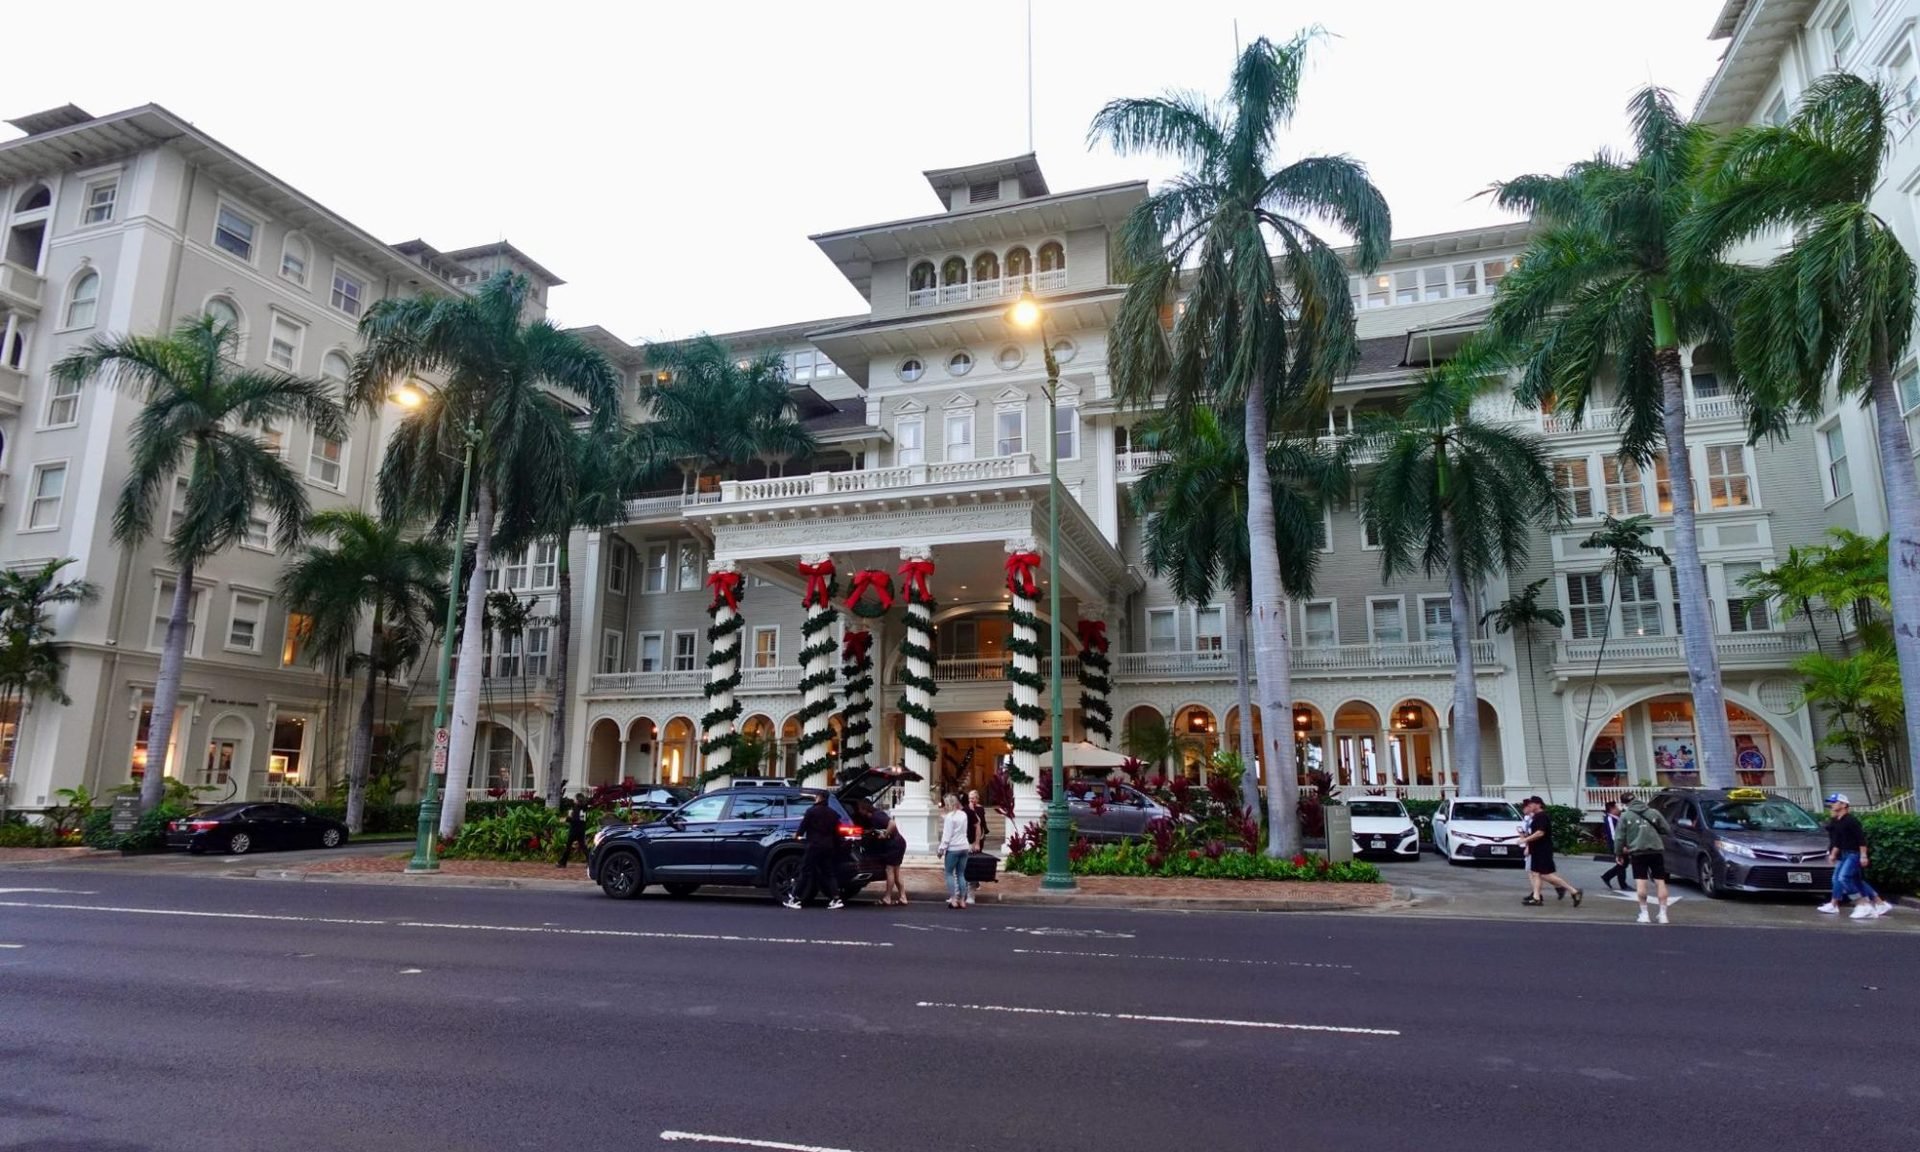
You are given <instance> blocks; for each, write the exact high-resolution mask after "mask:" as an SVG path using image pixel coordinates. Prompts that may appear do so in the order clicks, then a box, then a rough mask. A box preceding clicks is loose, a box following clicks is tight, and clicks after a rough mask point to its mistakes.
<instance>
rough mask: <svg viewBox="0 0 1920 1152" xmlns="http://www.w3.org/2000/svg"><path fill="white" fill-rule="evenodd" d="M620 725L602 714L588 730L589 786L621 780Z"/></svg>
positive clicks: (593, 786)
mask: <svg viewBox="0 0 1920 1152" xmlns="http://www.w3.org/2000/svg"><path fill="white" fill-rule="evenodd" d="M620 776H621V772H620V725H619V723H618V722H617V721H615V720H613V719H611V718H610V717H606V716H602V717H601V718H600V719H598V720H595V721H594V722H593V727H592V728H590V729H588V730H587V780H586V784H587V787H589V788H598V787H600V786H601V785H603V784H618V783H619V782H620Z"/></svg>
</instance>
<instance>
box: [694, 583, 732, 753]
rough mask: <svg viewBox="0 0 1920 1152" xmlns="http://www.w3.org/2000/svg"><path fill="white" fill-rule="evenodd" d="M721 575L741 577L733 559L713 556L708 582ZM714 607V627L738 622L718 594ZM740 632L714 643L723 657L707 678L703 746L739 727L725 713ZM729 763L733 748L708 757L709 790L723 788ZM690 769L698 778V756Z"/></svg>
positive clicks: (728, 747)
mask: <svg viewBox="0 0 1920 1152" xmlns="http://www.w3.org/2000/svg"><path fill="white" fill-rule="evenodd" d="M721 573H726V574H728V575H731V576H733V577H734V578H735V579H738V577H739V575H740V571H739V568H738V567H736V566H735V564H734V562H733V561H732V560H722V559H719V558H718V557H715V558H714V559H712V560H709V561H707V576H708V579H709V580H711V579H712V578H713V577H714V576H717V575H720V574H721ZM714 605H715V607H714V609H713V613H712V615H713V627H715V628H726V627H728V625H729V624H732V623H735V622H737V621H739V619H740V613H739V612H737V611H736V610H734V609H733V608H732V607H730V606H729V605H728V604H727V601H726V598H725V597H724V596H721V595H719V594H718V593H717V592H716V593H715V594H714ZM743 631H744V628H741V627H735V628H732V629H731V630H730V631H728V632H727V633H726V634H724V635H722V636H720V637H719V638H718V639H716V640H715V641H714V642H713V650H714V651H715V652H718V653H720V654H722V657H723V658H722V659H721V660H720V661H719V662H718V663H716V664H714V666H713V667H712V669H711V670H709V672H708V676H707V680H708V684H707V691H708V695H707V697H706V701H707V716H711V717H713V719H712V721H711V722H708V721H707V719H706V717H705V716H703V717H702V719H701V725H700V741H701V743H702V744H704V743H706V742H708V741H710V740H714V739H717V738H718V737H720V736H723V735H726V734H728V733H731V732H734V731H736V730H737V729H738V728H739V721H738V718H737V717H734V716H730V715H727V713H730V712H732V711H733V706H734V689H736V688H738V687H739V685H740V642H741V633H742V632H743ZM732 762H733V748H732V747H731V746H730V745H729V746H723V747H721V748H717V749H715V750H714V751H713V752H710V753H708V754H707V757H706V768H705V769H704V771H708V772H713V771H715V770H716V769H717V770H719V771H718V773H717V774H716V775H715V776H714V778H713V780H712V781H711V783H710V785H709V786H710V787H715V788H719V787H724V786H725V785H726V783H727V775H726V771H725V770H726V768H727V766H728V765H729V764H731V763H732ZM690 767H691V769H692V772H693V775H694V777H695V778H696V779H697V778H698V777H699V776H700V775H701V773H702V771H703V769H701V767H700V761H699V759H698V758H697V757H696V759H695V761H694V763H693V765H691V766H690Z"/></svg>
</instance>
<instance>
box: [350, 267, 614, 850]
mask: <svg viewBox="0 0 1920 1152" xmlns="http://www.w3.org/2000/svg"><path fill="white" fill-rule="evenodd" d="M531 297H532V286H531V285H530V284H529V283H528V281H527V278H526V277H524V276H520V275H516V274H513V273H508V272H500V273H496V274H495V275H494V276H492V277H491V278H489V279H488V280H486V281H484V282H482V283H481V284H480V285H479V287H477V288H476V289H474V291H473V292H472V293H471V294H470V295H458V296H415V297H408V298H400V297H390V298H388V299H385V300H381V301H379V302H378V303H376V304H374V305H373V307H371V308H369V309H367V314H366V316H365V317H364V318H363V319H362V320H361V322H360V335H361V338H362V339H363V340H364V341H365V342H366V347H365V350H364V351H362V352H361V353H360V355H359V356H358V357H357V358H356V359H355V361H354V365H353V371H352V373H351V376H350V380H349V387H350V389H351V391H352V401H353V403H354V405H355V406H357V407H362V408H367V409H375V408H378V407H379V406H380V405H381V404H382V403H384V401H385V400H386V398H387V395H388V392H389V389H390V388H391V387H392V386H393V385H394V384H396V383H398V382H400V381H404V380H406V379H407V378H409V377H410V376H412V375H413V374H415V373H424V374H431V375H434V376H437V377H438V378H439V379H441V380H442V381H444V383H443V384H442V385H441V387H439V388H438V389H435V390H434V391H432V392H431V393H429V394H428V395H427V396H426V397H425V398H424V399H423V400H422V401H421V403H420V404H419V406H418V407H416V408H415V409H413V410H412V411H411V412H409V413H407V415H406V416H405V417H403V418H402V419H401V421H400V424H399V427H397V428H395V429H394V432H393V436H392V438H391V440H389V442H388V446H387V456H386V459H385V460H384V461H383V462H382V464H381V467H380V509H381V518H382V519H385V520H389V521H392V522H395V523H400V522H404V521H405V520H406V519H407V518H409V517H411V516H417V515H430V516H433V517H434V518H435V520H436V523H437V526H438V527H439V529H440V531H442V532H447V531H450V530H451V528H452V526H453V524H454V522H455V520H456V518H457V516H458V514H459V513H460V511H461V510H460V508H459V507H458V505H459V502H460V497H459V493H460V490H461V484H460V471H461V468H460V462H461V460H462V457H463V455H464V453H465V452H466V450H467V448H468V445H469V443H471V444H472V447H473V454H474V455H473V533H474V565H473V573H474V576H473V578H472V579H470V580H468V582H467V589H466V605H465V608H464V612H465V619H464V624H463V631H462V636H461V642H460V662H459V669H458V671H457V673H456V675H455V677H454V692H453V709H452V717H451V720H450V724H449V726H450V728H451V729H452V731H451V733H450V739H449V741H448V749H447V751H448V760H447V762H448V764H449V765H450V768H449V770H448V780H447V793H446V804H445V806H444V807H443V808H442V810H441V816H440V829H441V832H442V833H443V834H446V835H451V834H452V833H453V831H454V830H455V829H457V828H459V826H460V824H461V822H462V820H463V819H464V818H465V815H466V807H467V785H468V780H469V779H470V773H471V770H472V763H473V743H474V734H475V730H476V727H477V725H478V721H479V714H480V675H481V670H482V669H481V665H482V663H483V661H482V659H481V648H480V645H481V641H482V634H483V632H484V628H483V626H482V616H483V614H484V612H485V609H486V595H487V584H486V578H485V573H486V570H487V560H488V557H489V555H490V552H491V549H492V547H493V544H494V538H495V535H496V533H497V534H498V535H500V536H501V537H503V538H506V539H516V538H518V539H524V538H526V536H527V535H528V533H529V526H530V525H531V524H533V523H535V522H537V520H538V518H539V514H540V509H541V504H542V501H543V500H544V499H545V497H544V496H543V495H542V492H541V489H542V487H543V486H544V485H545V483H546V481H547V478H549V477H551V476H553V475H554V474H556V473H557V472H558V470H559V469H560V468H561V466H562V462H563V461H564V460H565V458H566V454H567V444H568V436H569V418H568V416H567V414H566V413H565V412H564V411H563V410H562V408H561V405H560V404H556V403H554V400H555V399H556V397H557V398H558V399H560V400H562V401H567V400H568V399H569V398H572V399H576V400H578V401H580V402H581V403H583V404H584V405H585V407H586V415H587V417H588V419H589V420H590V421H591V423H592V425H593V427H595V428H596V429H599V430H602V431H604V430H606V429H607V428H609V427H610V426H611V425H612V423H613V420H614V418H615V416H616V415H617V413H618V411H619V405H620V375H619V373H618V372H617V371H616V370H615V369H614V367H613V366H612V365H611V364H609V363H608V362H607V359H606V357H605V356H603V355H601V353H600V352H599V350H598V349H596V348H594V347H593V346H592V345H591V344H589V343H588V342H587V341H586V340H584V339H582V338H581V337H580V336H578V335H577V334H574V333H571V332H565V331H562V330H561V329H559V328H557V327H555V326H554V325H553V324H552V323H550V322H549V321H547V320H544V319H536V320H529V319H527V309H528V306H529V303H530V301H531Z"/></svg>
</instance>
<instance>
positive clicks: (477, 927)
mask: <svg viewBox="0 0 1920 1152" xmlns="http://www.w3.org/2000/svg"><path fill="white" fill-rule="evenodd" d="M396 927H400V928H455V929H466V930H468V931H474V932H532V933H536V934H541V935H549V936H618V937H621V938H623V939H628V940H717V941H721V942H723V943H728V944H820V945H824V946H827V947H831V948H891V947H893V945H892V944H889V943H887V942H885V941H880V940H814V939H809V938H807V937H804V936H734V935H730V934H724V933H719V932H632V931H627V930H625V929H620V928H531V927H521V926H518V925H512V924H437V923H433V922H431V921H426V920H402V921H399V922H398V924H397V925H396Z"/></svg>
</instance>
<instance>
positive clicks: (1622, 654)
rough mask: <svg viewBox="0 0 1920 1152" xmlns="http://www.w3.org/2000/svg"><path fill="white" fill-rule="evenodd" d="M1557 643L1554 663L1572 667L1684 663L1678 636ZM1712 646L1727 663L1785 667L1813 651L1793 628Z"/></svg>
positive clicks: (1733, 637)
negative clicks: (1597, 663)
mask: <svg viewBox="0 0 1920 1152" xmlns="http://www.w3.org/2000/svg"><path fill="white" fill-rule="evenodd" d="M1601 644H1602V641H1600V640H1599V639H1592V640H1560V641H1556V642H1555V645H1554V662H1555V663H1556V664H1571V665H1574V666H1576V667H1577V666H1580V665H1583V664H1584V665H1591V664H1593V662H1594V661H1595V660H1601V661H1603V662H1604V663H1603V666H1604V665H1608V664H1613V665H1618V664H1631V665H1655V666H1657V665H1672V664H1684V663H1686V659H1687V658H1686V653H1685V651H1684V649H1683V648H1682V646H1681V640H1680V637H1678V636H1613V637H1609V638H1608V639H1607V640H1606V641H1605V645H1606V651H1605V652H1604V653H1602V652H1601ZM1713 646H1714V647H1715V648H1716V649H1718V650H1719V653H1720V659H1721V661H1722V662H1723V663H1727V664H1786V663H1790V662H1792V661H1793V660H1795V659H1797V658H1799V657H1801V656H1803V655H1805V654H1806V653H1808V652H1811V651H1813V634H1812V633H1811V632H1808V631H1805V630H1800V629H1794V630H1789V631H1781V632H1726V633H1720V634H1717V635H1715V636H1714V638H1713Z"/></svg>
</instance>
